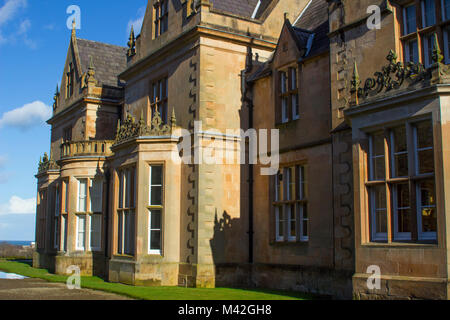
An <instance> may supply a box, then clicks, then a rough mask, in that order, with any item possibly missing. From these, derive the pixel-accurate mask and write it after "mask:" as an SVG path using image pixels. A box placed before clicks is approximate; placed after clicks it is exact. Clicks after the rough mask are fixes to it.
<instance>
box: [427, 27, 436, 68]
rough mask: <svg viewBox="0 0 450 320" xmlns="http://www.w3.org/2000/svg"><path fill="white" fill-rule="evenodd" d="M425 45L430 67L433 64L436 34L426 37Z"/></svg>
mask: <svg viewBox="0 0 450 320" xmlns="http://www.w3.org/2000/svg"><path fill="white" fill-rule="evenodd" d="M425 45H426V52H425V54H426V61H425V62H426V67H429V66H430V65H432V64H433V50H434V34H433V35H430V36H427V37H425Z"/></svg>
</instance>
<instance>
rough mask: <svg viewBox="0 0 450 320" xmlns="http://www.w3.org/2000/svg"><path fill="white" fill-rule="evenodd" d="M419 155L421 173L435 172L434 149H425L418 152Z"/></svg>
mask: <svg viewBox="0 0 450 320" xmlns="http://www.w3.org/2000/svg"><path fill="white" fill-rule="evenodd" d="M418 157H419V159H418V160H419V174H425V173H433V172H434V154H433V150H425V151H419V152H418Z"/></svg>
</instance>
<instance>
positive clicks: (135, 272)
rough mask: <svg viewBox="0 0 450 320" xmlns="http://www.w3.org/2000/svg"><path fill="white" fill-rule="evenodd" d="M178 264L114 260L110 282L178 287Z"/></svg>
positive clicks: (109, 276)
mask: <svg viewBox="0 0 450 320" xmlns="http://www.w3.org/2000/svg"><path fill="white" fill-rule="evenodd" d="M178 270H179V264H178V263H166V262H147V261H134V260H129V259H122V258H113V259H111V260H110V261H109V270H108V271H109V272H108V280H109V281H110V282H115V283H123V284H128V285H135V286H177V285H178Z"/></svg>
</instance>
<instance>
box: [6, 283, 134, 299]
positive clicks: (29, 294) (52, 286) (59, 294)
mask: <svg viewBox="0 0 450 320" xmlns="http://www.w3.org/2000/svg"><path fill="white" fill-rule="evenodd" d="M0 300H129V298H127V297H123V296H119V295H116V294H112V293H107V292H102V291H96V290H88V289H81V290H69V289H67V287H66V285H65V284H62V283H51V282H47V281H44V280H40V279H24V280H0Z"/></svg>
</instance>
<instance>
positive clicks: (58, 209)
mask: <svg viewBox="0 0 450 320" xmlns="http://www.w3.org/2000/svg"><path fill="white" fill-rule="evenodd" d="M60 204H61V194H60V189H59V186H56V187H55V215H54V221H53V226H54V231H53V236H54V239H53V245H54V248H55V249H59V240H60V215H61V205H60Z"/></svg>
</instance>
